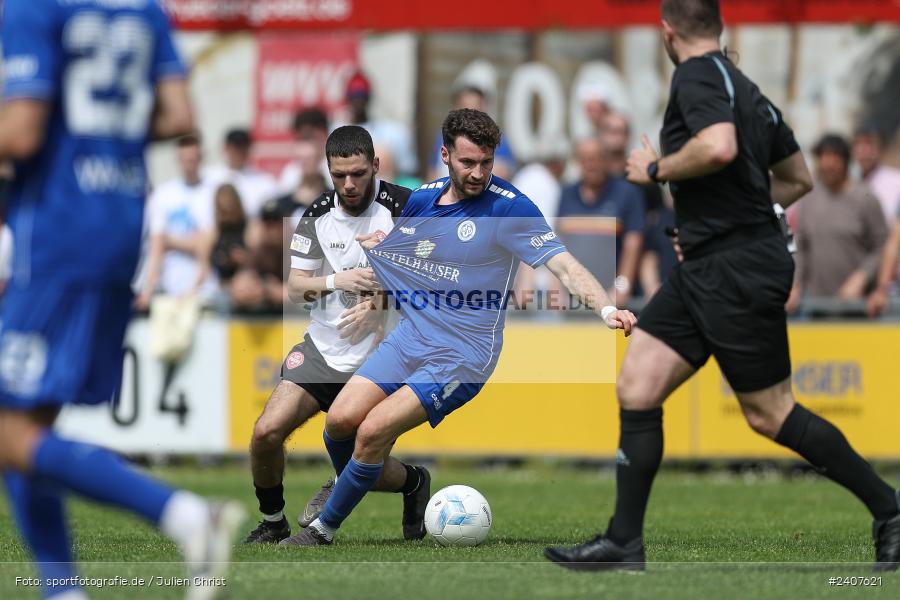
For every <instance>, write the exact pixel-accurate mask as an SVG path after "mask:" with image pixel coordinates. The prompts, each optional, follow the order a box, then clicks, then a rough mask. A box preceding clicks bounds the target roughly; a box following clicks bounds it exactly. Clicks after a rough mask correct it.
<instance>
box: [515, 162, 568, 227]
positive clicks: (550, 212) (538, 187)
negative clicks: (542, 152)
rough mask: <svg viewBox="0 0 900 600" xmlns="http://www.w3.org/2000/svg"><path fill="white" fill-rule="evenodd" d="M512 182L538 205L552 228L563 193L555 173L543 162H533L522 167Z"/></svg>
mask: <svg viewBox="0 0 900 600" xmlns="http://www.w3.org/2000/svg"><path fill="white" fill-rule="evenodd" d="M511 183H512V184H513V186H515V187H516V188H517V189H519V190H520V191H521V192H522V193H523V194H525V195H526V196H528V197H529V198H530V199H531V201H532V202H534V203H535V205H537V207H538V208H539V209H540V211H541V213H542V214H543V215H544V218H545V219H547V223H549V224H550V227H551V228H552V227H553V224H554V222H555V221H556V213H557V209H558V208H559V197H560V194H562V186H561V185H560V183H559V181H558V180H557V179H556V177H554V176H553V173H551V172H550V170H549V169H548V168H547V167H546V166H545V165H544V164H543V163H531V164H529V165H525V166H524V167H522V168H521V169H520V170H519V172H518V173H516V176H515V177H513V179H512V182H511Z"/></svg>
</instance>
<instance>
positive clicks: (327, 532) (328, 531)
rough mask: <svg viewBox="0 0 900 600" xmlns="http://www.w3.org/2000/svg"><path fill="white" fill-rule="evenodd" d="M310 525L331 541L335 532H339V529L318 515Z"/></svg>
mask: <svg viewBox="0 0 900 600" xmlns="http://www.w3.org/2000/svg"><path fill="white" fill-rule="evenodd" d="M309 526H310V527H311V528H313V529H315V530H316V531H318V532H319V533H321V534H322V535H324V536H325V539H327V540H328V541H329V542H330V541H331V540H333V539H334V534H335V533H337V529H332V528H331V527H329V526H328V525H326V524H325V523H323V522H322V521H320V520H319V519H318V517H316V520H315V521H313V522H312V523H310V524H309Z"/></svg>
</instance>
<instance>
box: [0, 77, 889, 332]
mask: <svg viewBox="0 0 900 600" xmlns="http://www.w3.org/2000/svg"><path fill="white" fill-rule="evenodd" d="M372 93H373V88H372V86H371V84H370V82H369V80H368V79H367V78H366V77H365V75H364V74H362V73H356V74H354V75H353V76H352V77H351V78H350V79H349V81H348V83H347V87H346V97H345V100H346V105H345V109H344V110H343V111H342V112H339V113H338V114H339V115H341V116H340V117H339V118H338V119H335V120H334V121H330V120H329V117H328V115H327V114H326V113H325V112H324V111H323V110H321V109H319V108H317V107H303V108H301V109H300V110H299V111H298V112H297V114H296V116H295V118H294V120H293V123H292V132H293V137H294V141H293V155H292V157H291V160H290V161H289V162H288V163H287V164H286V166H285V167H284V168H283V169H282V171H281V172H280V173H278V174H277V177H276V176H274V175H275V174H270V173H266V172H263V171H260V170H258V169H256V168H255V167H254V166H253V161H252V158H253V140H252V137H251V134H250V132H249V131H248V130H246V129H241V128H234V129H232V130H230V131H228V132H227V134H226V135H225V138H224V140H223V155H224V158H225V161H224V163H223V164H221V165H212V166H207V167H205V168H204V166H203V150H202V148H203V143H202V140H201V139H200V137H199V135H192V136H186V137H183V138H181V139H180V140H179V141H178V142H177V144H178V147H177V153H176V157H177V158H176V160H177V162H178V170H179V175H178V177H176V178H175V179H173V180H171V181H167V182H163V183H160V184H158V185H157V186H156V187H155V189H154V190H153V191H152V193H151V195H150V198H149V200H148V204H147V219H146V220H147V224H148V238H147V239H148V243H147V245H146V252H145V260H144V261H143V264H142V267H141V269H140V271H139V274H138V277H137V278H136V283H135V285H136V301H135V303H136V306H137V308H138V309H142V310H146V309H147V308H148V307H149V306H150V304H151V300H152V298H153V296H154V295H156V294H165V295H167V296H175V297H181V296H192V297H196V298H197V299H199V300H200V301H201V303H202V304H204V305H206V306H208V307H212V308H215V309H218V310H223V311H229V312H235V313H280V312H281V311H282V310H283V307H284V303H285V302H286V301H287V295H286V289H285V280H286V275H287V272H286V271H287V264H288V263H287V261H285V260H284V248H285V243H286V240H288V239H289V237H290V235H291V233H292V232H293V228H294V226H295V224H296V222H297V220H298V219H299V218H300V216H301V215H302V213H303V211H304V210H306V208H307V207H308V206H309V205H310V204H311V203H312V202H313V201H314V200H315V199H316V198H318V197H319V196H320V195H321V194H322V193H323V192H325V191H326V190H328V189H330V188H331V185H332V184H331V178H330V175H329V173H328V166H327V161H326V160H325V140H326V138H327V136H328V133H329V131H330V130H331V129H333V128H334V127H336V126H338V125H340V124H341V123H347V122H349V123H355V124H360V125H362V126H363V127H366V128H367V129H368V130H369V131H370V133H371V134H372V137H373V140H374V142H375V145H376V154H377V155H378V157H379V159H380V173H379V176H380V177H381V178H383V179H386V180H389V181H392V182H394V183H397V184H400V185H406V186H407V187H412V188H414V187H417V186H418V185H420V184H421V183H422V182H423V181H430V180H431V179H434V178H438V177H442V176H444V175H446V167H445V166H444V164H443V163H442V162H441V158H440V156H441V146H442V142H441V138H440V132H439V131H436V132H435V134H434V138H435V141H434V144H433V148H430V149H429V150H430V152H429V153H428V154H425V155H423V156H425V160H424V161H419V160H417V153H416V151H415V147H414V144H413V140H414V139H415V136H414V135H413V132H411V131H409V130H408V129H407V128H406V127H405V126H404V125H402V124H400V123H397V122H393V121H388V120H379V119H377V118H374V117H373V116H372V115H370V114H369V104H370V101H371V99H372ZM577 93H578V94H579V99H580V101H581V102H582V104H583V108H584V110H585V114H586V115H588V119H589V122H590V124H591V126H592V130H593V131H592V134H591V135H590V136H588V137H586V138H583V139H579V140H575V141H574V142H573V143H571V144H570V143H568V142H567V141H565V140H555V139H550V140H543V141H542V142H541V143H540V144H539V145H538V147H536V148H534V149H532V152H531V153H530V154H529V156H528V157H527V158H528V160H517V157H516V156H515V155H514V154H513V152H512V150H511V149H510V148H509V146H508V145H507V143H506V141H505V140H504V141H503V142H502V143H501V146H500V147H499V148H498V150H497V153H496V160H495V166H494V173H495V174H496V175H498V176H500V177H504V178H507V179H510V180H511V182H512V184H513V185H514V186H515V187H516V188H518V189H519V190H520V191H521V192H522V193H524V194H526V195H527V196H529V197H530V198H531V199H532V200H534V202H535V204H536V205H537V206H538V208H539V209H540V210H541V211H542V212H543V214H544V216H545V217H546V218H547V220H548V222H550V224H551V225H552V226H553V227H554V229H555V231H556V232H557V233H558V235H559V236H560V238H561V239H562V241H563V242H564V243H565V244H566V246H567V247H568V248H569V250H570V251H571V252H572V253H573V254H574V255H575V257H576V258H578V260H579V261H581V262H582V263H583V264H584V265H585V266H586V267H587V268H588V269H589V270H590V271H591V272H592V273H593V274H594V275H595V276H596V277H597V278H598V280H599V281H601V283H602V284H603V285H604V286H605V287H606V288H607V289H608V290H609V291H610V293H611V294H614V295H615V299H616V302H617V303H618V304H619V305H623V304H625V303H628V302H629V301H640V300H641V299H646V298H649V297H650V296H652V295H653V294H654V293H655V291H656V290H657V289H658V287H659V286H660V285H661V283H662V281H663V280H664V279H665V278H666V276H667V274H668V273H669V272H670V271H671V270H672V269H673V268H674V267H675V265H676V264H677V258H676V255H675V252H674V249H673V246H672V243H671V239H670V237H669V235H668V233H669V232H670V230H671V228H673V227H674V226H675V215H674V211H673V207H672V200H671V197H670V196H669V195H668V193H667V191H666V190H665V188H663V187H660V186H651V187H639V186H636V185H634V184H631V183H629V182H628V181H627V180H626V178H625V164H626V157H627V153H628V151H629V149H630V147H631V145H632V142H633V135H632V131H631V128H630V123H629V120H628V117H627V115H626V114H624V113H622V112H619V111H617V110H615V109H614V108H613V107H612V105H611V104H610V103H609V99H608V97H607V95H606V92H605V90H604V89H603V87H602V86H598V85H596V84H595V85H589V86H585V87H584V89H581V90H578V92H577ZM489 100H490V96H489V92H488V91H486V90H482V89H480V88H479V87H477V86H474V85H471V84H469V85H461V86H459V87H458V88H457V89H456V90H455V93H454V95H453V97H452V99H451V106H448V108H462V107H468V108H477V109H482V110H484V109H485V107H487V106H489V105H490V102H489ZM427 137H431V136H427ZM887 147H888V143H887V140H886V139H885V137H884V136H883V135H882V134H881V133H880V132H879V131H878V130H877V129H876V128H874V127H861V128H860V129H859V130H858V131H857V132H856V133H855V134H854V136H853V137H852V139H846V138H844V137H842V136H840V135H837V134H833V133H829V134H826V135H824V136H823V137H822V138H821V139H820V140H819V142H818V143H817V144H816V145H815V146H814V148H813V149H812V152H811V153H810V154H809V156H810V158H811V160H812V161H813V163H814V164H813V166H814V172H815V176H816V180H817V181H816V186H815V189H814V191H813V192H812V193H810V194H809V195H808V196H807V197H806V198H804V199H803V200H802V201H801V202H799V203H798V204H797V205H796V207H795V208H793V209H792V210H791V211H790V213H789V216H790V220H791V223H792V225H793V226H794V229H795V232H796V238H797V246H798V252H797V255H796V260H797V275H796V278H795V285H794V288H793V291H792V293H791V296H790V298H789V299H788V301H787V303H786V309H787V310H788V312H790V313H797V314H813V313H814V310H813V309H811V308H810V307H811V306H812V307H814V306H815V305H816V302H815V301H816V300H820V299H837V300H840V301H850V302H852V301H860V303H861V301H864V300H866V299H867V298H868V299H869V304H870V311H869V312H870V314H879V313H880V312H882V311H883V309H884V307H885V305H886V304H887V302H888V298H889V297H890V296H891V295H892V292H895V287H896V284H895V280H896V279H897V277H896V275H897V273H896V272H895V271H896V263H897V262H900V259H898V257H900V226H895V223H896V222H898V221H897V219H898V217H900V214H898V211H900V169H896V168H893V167H890V166H887V165H885V164H884V160H883V159H884V156H885V153H886V151H887ZM420 163H421V169H420V168H419V164H420ZM420 175H424V179H422V178H420V177H419V176H420ZM892 230H893V234H891V231H892ZM886 244H887V246H888V248H889V249H890V250H891V252H889V253H887V254H890V257H889V258H890V261H888V262H890V264H889V265H888V266H884V264H882V263H885V261H884V260H882V256H883V255H884V254H886V253H885V252H884V248H885V245H886ZM11 245H12V244H11V242H10V240H9V235H8V232H3V234H2V236H0V286H2V285H3V281H2V279H3V278H4V277H8V276H9V269H8V268H7V267H5V266H4V265H5V264H6V263H7V262H8V258H7V259H6V260H5V261H4V259H3V256H4V255H8V254H10V252H11V250H9V248H10V247H11ZM525 290H536V291H538V292H539V293H540V292H542V291H543V292H546V291H551V290H553V291H557V292H558V291H559V290H560V286H559V282H557V281H555V280H554V279H553V277H552V276H551V275H550V274H549V273H548V272H545V270H539V271H537V272H535V271H532V270H531V269H529V268H528V267H526V266H524V265H523V266H522V268H521V269H520V273H519V278H518V280H517V281H516V291H517V292H524V291H525ZM873 307H874V308H873Z"/></svg>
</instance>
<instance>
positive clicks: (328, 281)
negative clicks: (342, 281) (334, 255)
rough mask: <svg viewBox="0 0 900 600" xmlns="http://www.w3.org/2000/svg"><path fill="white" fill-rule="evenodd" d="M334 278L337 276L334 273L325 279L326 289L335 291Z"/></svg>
mask: <svg viewBox="0 0 900 600" xmlns="http://www.w3.org/2000/svg"><path fill="white" fill-rule="evenodd" d="M334 276H335V273H332V274H331V275H329V276H328V277H326V278H325V287H326V288H327V289H329V290H333V289H334Z"/></svg>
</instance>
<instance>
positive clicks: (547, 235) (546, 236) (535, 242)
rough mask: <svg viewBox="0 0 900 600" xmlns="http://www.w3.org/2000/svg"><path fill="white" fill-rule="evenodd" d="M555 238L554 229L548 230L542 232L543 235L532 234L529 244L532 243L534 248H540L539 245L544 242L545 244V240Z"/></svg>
mask: <svg viewBox="0 0 900 600" xmlns="http://www.w3.org/2000/svg"><path fill="white" fill-rule="evenodd" d="M555 239H556V232H555V231H550V232H548V233H545V234H543V235H536V236H534V237H533V238H531V245H532V246H533V247H534V248H540V247H542V246H543V245H544V244H546V243H547V242H549V241H552V240H555Z"/></svg>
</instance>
